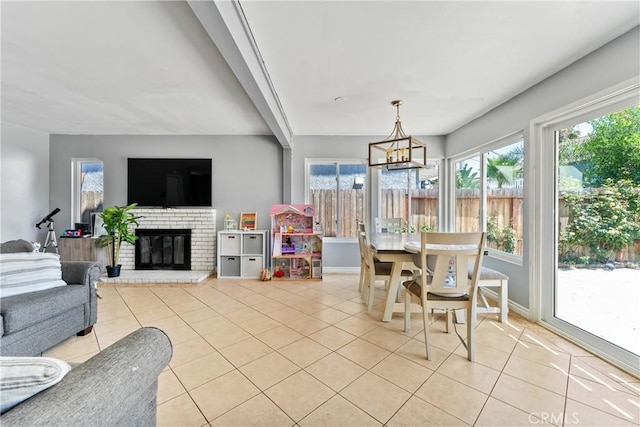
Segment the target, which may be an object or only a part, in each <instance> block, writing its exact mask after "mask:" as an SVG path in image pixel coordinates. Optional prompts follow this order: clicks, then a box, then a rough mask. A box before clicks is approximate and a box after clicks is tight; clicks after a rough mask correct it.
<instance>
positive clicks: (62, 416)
mask: <svg viewBox="0 0 640 427" xmlns="http://www.w3.org/2000/svg"><path fill="white" fill-rule="evenodd" d="M172 351H173V350H172V346H171V341H170V340H169V338H168V337H167V335H166V334H165V333H164V332H162V331H161V330H160V329H157V328H152V327H146V328H140V329H138V330H136V331H134V332H133V333H131V334H130V335H128V336H126V337H124V338H122V339H121V340H119V341H117V342H116V343H114V344H113V345H111V346H109V347H107V348H106V349H105V350H103V351H102V352H100V353H98V354H97V355H95V356H93V357H92V358H91V359H89V360H87V361H86V362H84V363H82V364H80V365H78V366H76V367H73V368H72V369H71V371H69V373H67V374H66V375H65V376H64V378H62V380H61V381H60V382H59V383H57V384H56V385H54V386H52V387H50V388H48V389H46V390H44V391H41V392H40V393H38V394H36V395H35V396H33V397H31V398H29V399H28V400H25V401H24V402H22V403H20V404H18V405H17V406H15V407H13V408H12V409H10V410H8V411H7V412H4V413H3V414H2V425H3V426H4V427H9V426H39V425H46V426H83V427H84V426H120V425H126V426H137V427H138V426H155V425H156V405H157V402H156V398H157V390H158V376H159V375H160V373H161V372H162V370H163V369H164V368H165V367H166V366H167V364H168V363H169V361H170V360H171V356H172Z"/></svg>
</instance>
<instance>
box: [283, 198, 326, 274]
mask: <svg viewBox="0 0 640 427" xmlns="http://www.w3.org/2000/svg"><path fill="white" fill-rule="evenodd" d="M314 213H315V208H314V206H313V205H273V206H272V207H271V212H270V215H271V241H272V242H273V246H272V250H271V266H272V268H273V278H274V279H321V278H322V235H321V234H319V233H317V232H316V231H314V228H313V215H314Z"/></svg>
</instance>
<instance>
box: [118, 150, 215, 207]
mask: <svg viewBox="0 0 640 427" xmlns="http://www.w3.org/2000/svg"><path fill="white" fill-rule="evenodd" d="M127 172H128V178H127V203H128V204H130V203H137V204H138V206H143V207H144V206H151V207H175V206H208V207H210V206H211V159H161V158H154V159H143V158H129V159H128V164H127Z"/></svg>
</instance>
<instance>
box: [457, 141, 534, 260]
mask: <svg viewBox="0 0 640 427" xmlns="http://www.w3.org/2000/svg"><path fill="white" fill-rule="evenodd" d="M518 142H521V143H522V145H523V148H524V154H523V159H522V162H523V166H526V165H527V156H528V152H527V145H526V143H525V138H524V130H518V131H516V132H512V133H510V134H507V135H504V136H501V137H499V138H496V139H494V140H491V141H488V142H485V143H483V144H480V145H478V146H475V147H474V148H473V149H472V150H467V151H464V152H462V153H459V154H457V155H455V156H452V157H449V158H448V159H447V166H448V167H447V170H448V173H447V178H448V182H449V185H448V192H447V193H448V194H449V200H448V202H449V203H448V208H449V209H448V211H449V215H448V220H449V225H450V227H449V229H450V230H451V231H455V228H456V164H457V163H458V162H461V161H464V160H467V159H471V158H474V157H480V172H479V174H480V177H479V178H480V212H479V213H478V214H479V216H480V223H481V229H482V231H487V197H486V189H487V170H486V169H487V168H486V166H487V159H488V154H489V152H490V151H494V150H497V149H500V148H504V147H506V146H508V145H513V144H515V143H518ZM525 169H526V167H525ZM526 182H527V176H526V174H525V175H524V177H523V193H524V190H525V188H526V185H527V184H526ZM523 197H524V195H523ZM522 214H523V217H522V227H523V229H524V228H525V227H526V224H527V221H526V215H527V211H526V210H525V209H523V213H522ZM526 234H527V233H524V235H523V242H522V254H521V255H518V254H511V253H508V252H504V251H501V250H499V249H495V248H490V247H487V252H486V253H487V256H489V257H491V258H495V259H499V260H501V261H505V262H508V263H510V264H514V265H518V266H522V265H524V252H525V249H526V248H527V242H526V241H524V238H525V236H526Z"/></svg>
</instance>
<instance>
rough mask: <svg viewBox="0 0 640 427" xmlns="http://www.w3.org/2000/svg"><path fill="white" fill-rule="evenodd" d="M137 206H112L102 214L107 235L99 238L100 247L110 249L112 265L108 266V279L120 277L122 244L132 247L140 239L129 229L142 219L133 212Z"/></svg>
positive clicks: (134, 204) (135, 204)
mask: <svg viewBox="0 0 640 427" xmlns="http://www.w3.org/2000/svg"><path fill="white" fill-rule="evenodd" d="M136 206H137V203H132V204H130V205H129V206H112V207H109V208H106V209H105V210H104V211H103V212H102V213H101V214H100V218H101V219H102V222H103V223H104V229H105V230H106V232H107V234H106V235H104V236H100V237H99V238H98V246H100V247H102V248H104V247H109V262H110V265H108V266H106V267H107V276H108V277H118V276H120V264H119V260H120V247H121V246H122V242H126V243H129V244H131V245H132V244H134V243H135V241H136V240H137V239H138V237H137V236H136V235H135V232H132V230H131V229H130V228H129V226H131V225H138V219H140V218H141V217H139V216H135V215H134V213H133V212H132V211H133V209H134V208H135V207H136Z"/></svg>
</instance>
